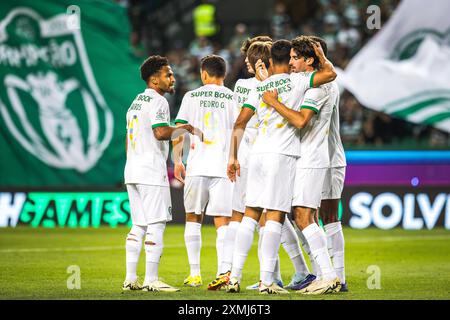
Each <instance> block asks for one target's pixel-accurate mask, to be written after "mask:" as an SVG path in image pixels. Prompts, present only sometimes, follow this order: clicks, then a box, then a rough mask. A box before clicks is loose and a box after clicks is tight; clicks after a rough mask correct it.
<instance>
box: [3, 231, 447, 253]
mask: <svg viewBox="0 0 450 320" xmlns="http://www.w3.org/2000/svg"><path fill="white" fill-rule="evenodd" d="M411 240H422V241H423V240H425V241H427V240H449V241H450V234H449V235H448V236H443V235H436V236H432V235H431V236H400V237H370V238H359V239H358V238H357V239H352V240H345V241H346V243H368V242H373V243H380V242H398V241H411ZM164 247H165V248H184V247H185V245H184V243H183V244H176V245H165V246H164ZM202 247H204V248H213V247H215V245H203V246H202ZM109 250H125V246H97V247H95V246H90V247H59V248H22V249H0V254H1V253H39V252H76V251H109Z"/></svg>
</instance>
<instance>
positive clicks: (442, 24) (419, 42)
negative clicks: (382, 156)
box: [338, 0, 450, 132]
mask: <svg viewBox="0 0 450 320" xmlns="http://www.w3.org/2000/svg"><path fill="white" fill-rule="evenodd" d="M449 13H450V1H436V0H435V1H430V2H429V3H425V2H423V1H421V0H403V2H402V3H401V4H400V5H399V6H398V8H397V10H396V11H395V12H394V14H393V15H392V17H391V19H390V20H389V21H388V23H387V24H386V25H385V26H384V27H382V29H381V30H380V31H379V32H378V33H377V34H376V35H375V36H374V37H373V39H372V40H371V41H369V43H368V44H367V45H366V46H365V47H364V48H363V49H361V51H360V52H359V53H358V54H357V55H356V56H355V57H354V58H353V59H352V60H351V61H350V63H349V65H348V67H347V68H346V70H345V72H342V73H340V74H339V77H338V79H339V82H340V83H341V84H342V85H343V86H344V87H345V88H346V89H348V90H349V91H350V92H352V94H353V95H354V96H355V97H356V98H357V99H358V100H359V101H360V102H361V103H362V104H363V105H365V106H366V107H368V108H371V109H374V110H377V111H382V112H385V113H388V114H391V115H393V116H396V117H399V118H402V119H404V120H407V121H411V122H414V123H420V124H427V125H432V126H434V127H436V128H439V129H441V130H444V131H447V132H450V19H449V18H448V14H449Z"/></svg>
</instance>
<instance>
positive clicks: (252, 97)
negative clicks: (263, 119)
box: [242, 89, 259, 112]
mask: <svg viewBox="0 0 450 320" xmlns="http://www.w3.org/2000/svg"><path fill="white" fill-rule="evenodd" d="M258 101H259V97H258V93H257V92H256V90H255V89H251V90H250V93H249V94H248V99H247V101H246V102H245V103H244V105H243V106H242V108H249V109H251V110H252V111H253V112H256V106H257V105H258Z"/></svg>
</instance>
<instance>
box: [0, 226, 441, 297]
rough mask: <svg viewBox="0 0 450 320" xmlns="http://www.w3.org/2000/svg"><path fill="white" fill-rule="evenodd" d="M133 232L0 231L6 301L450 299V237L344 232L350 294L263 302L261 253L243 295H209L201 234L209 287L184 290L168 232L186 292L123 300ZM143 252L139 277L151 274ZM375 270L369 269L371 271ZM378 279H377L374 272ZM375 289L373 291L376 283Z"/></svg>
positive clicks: (171, 274)
mask: <svg viewBox="0 0 450 320" xmlns="http://www.w3.org/2000/svg"><path fill="white" fill-rule="evenodd" d="M127 232H128V229H127V228H117V229H111V228H100V229H42V228H38V229H32V228H26V227H19V228H16V229H10V228H8V229H0V256H1V258H0V270H1V277H0V288H1V289H0V299H177V300H192V299H207V300H210V299H258V300H261V299H449V298H450V232H449V231H446V230H444V229H436V230H431V231H428V230H426V231H404V230H389V231H384V230H375V229H368V230H352V229H348V228H347V229H345V230H344V232H345V237H346V271H347V272H346V273H347V282H348V286H349V289H350V292H348V293H339V294H333V295H327V296H316V297H310V296H304V295H301V294H296V293H291V294H290V295H286V296H260V295H259V294H258V293H257V292H254V291H247V290H245V287H246V286H247V285H249V284H251V283H253V282H255V281H256V280H258V276H259V264H258V259H257V254H256V243H257V238H258V237H257V235H255V246H254V247H253V248H252V250H251V252H250V254H249V258H248V260H247V262H246V265H245V269H244V278H243V283H242V288H244V290H243V291H242V292H241V293H240V294H227V293H226V292H211V291H207V290H206V286H207V283H208V282H209V281H211V280H212V279H213V278H214V276H215V272H216V265H217V262H216V250H215V230H214V228H213V227H212V226H205V227H203V230H202V235H203V239H202V241H203V249H202V255H201V269H202V276H203V282H204V284H203V286H202V287H199V288H187V287H183V286H182V283H183V279H184V278H185V277H186V276H187V275H188V270H189V269H188V260H187V255H186V249H185V246H184V239H183V232H184V227H183V226H179V225H169V226H168V227H167V229H166V233H165V238H164V240H165V248H164V254H163V256H162V260H161V265H160V277H161V278H162V279H163V280H164V281H166V282H167V283H169V284H171V285H174V286H178V287H180V288H181V292H177V293H170V294H168V293H151V292H122V290H121V285H122V282H123V280H124V276H125V250H124V244H125V243H124V242H125V236H126V234H127ZM280 257H281V271H282V275H283V280H284V282H285V284H287V283H288V282H289V280H290V277H291V275H292V273H293V267H292V264H291V262H290V260H289V258H288V256H287V255H286V253H285V252H284V250H283V249H282V248H281V249H280ZM144 260H145V253H144V250H142V252H141V261H140V262H139V269H138V273H139V276H140V277H141V279H143V276H144V270H145V265H144V263H145V261H144ZM72 265H76V266H79V268H80V271H81V289H79V290H77V289H72V290H69V289H68V288H67V281H68V279H69V277H70V276H71V273H67V269H68V267H69V266H72ZM374 265H375V266H378V267H379V270H380V285H381V288H380V289H369V288H368V279H369V278H370V277H371V275H372V273H368V272H367V271H368V268H369V266H374ZM369 270H370V269H369ZM372 272H373V271H372ZM369 283H372V284H373V283H374V281H371V280H370V279H369Z"/></svg>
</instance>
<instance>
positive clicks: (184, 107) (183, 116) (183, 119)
mask: <svg viewBox="0 0 450 320" xmlns="http://www.w3.org/2000/svg"><path fill="white" fill-rule="evenodd" d="M188 94H189V93H186V94H185V95H184V97H183V100H182V101H181V106H180V110H178V114H177V117H176V118H175V123H181V124H186V123H189V109H188V108H189V96H188Z"/></svg>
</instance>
